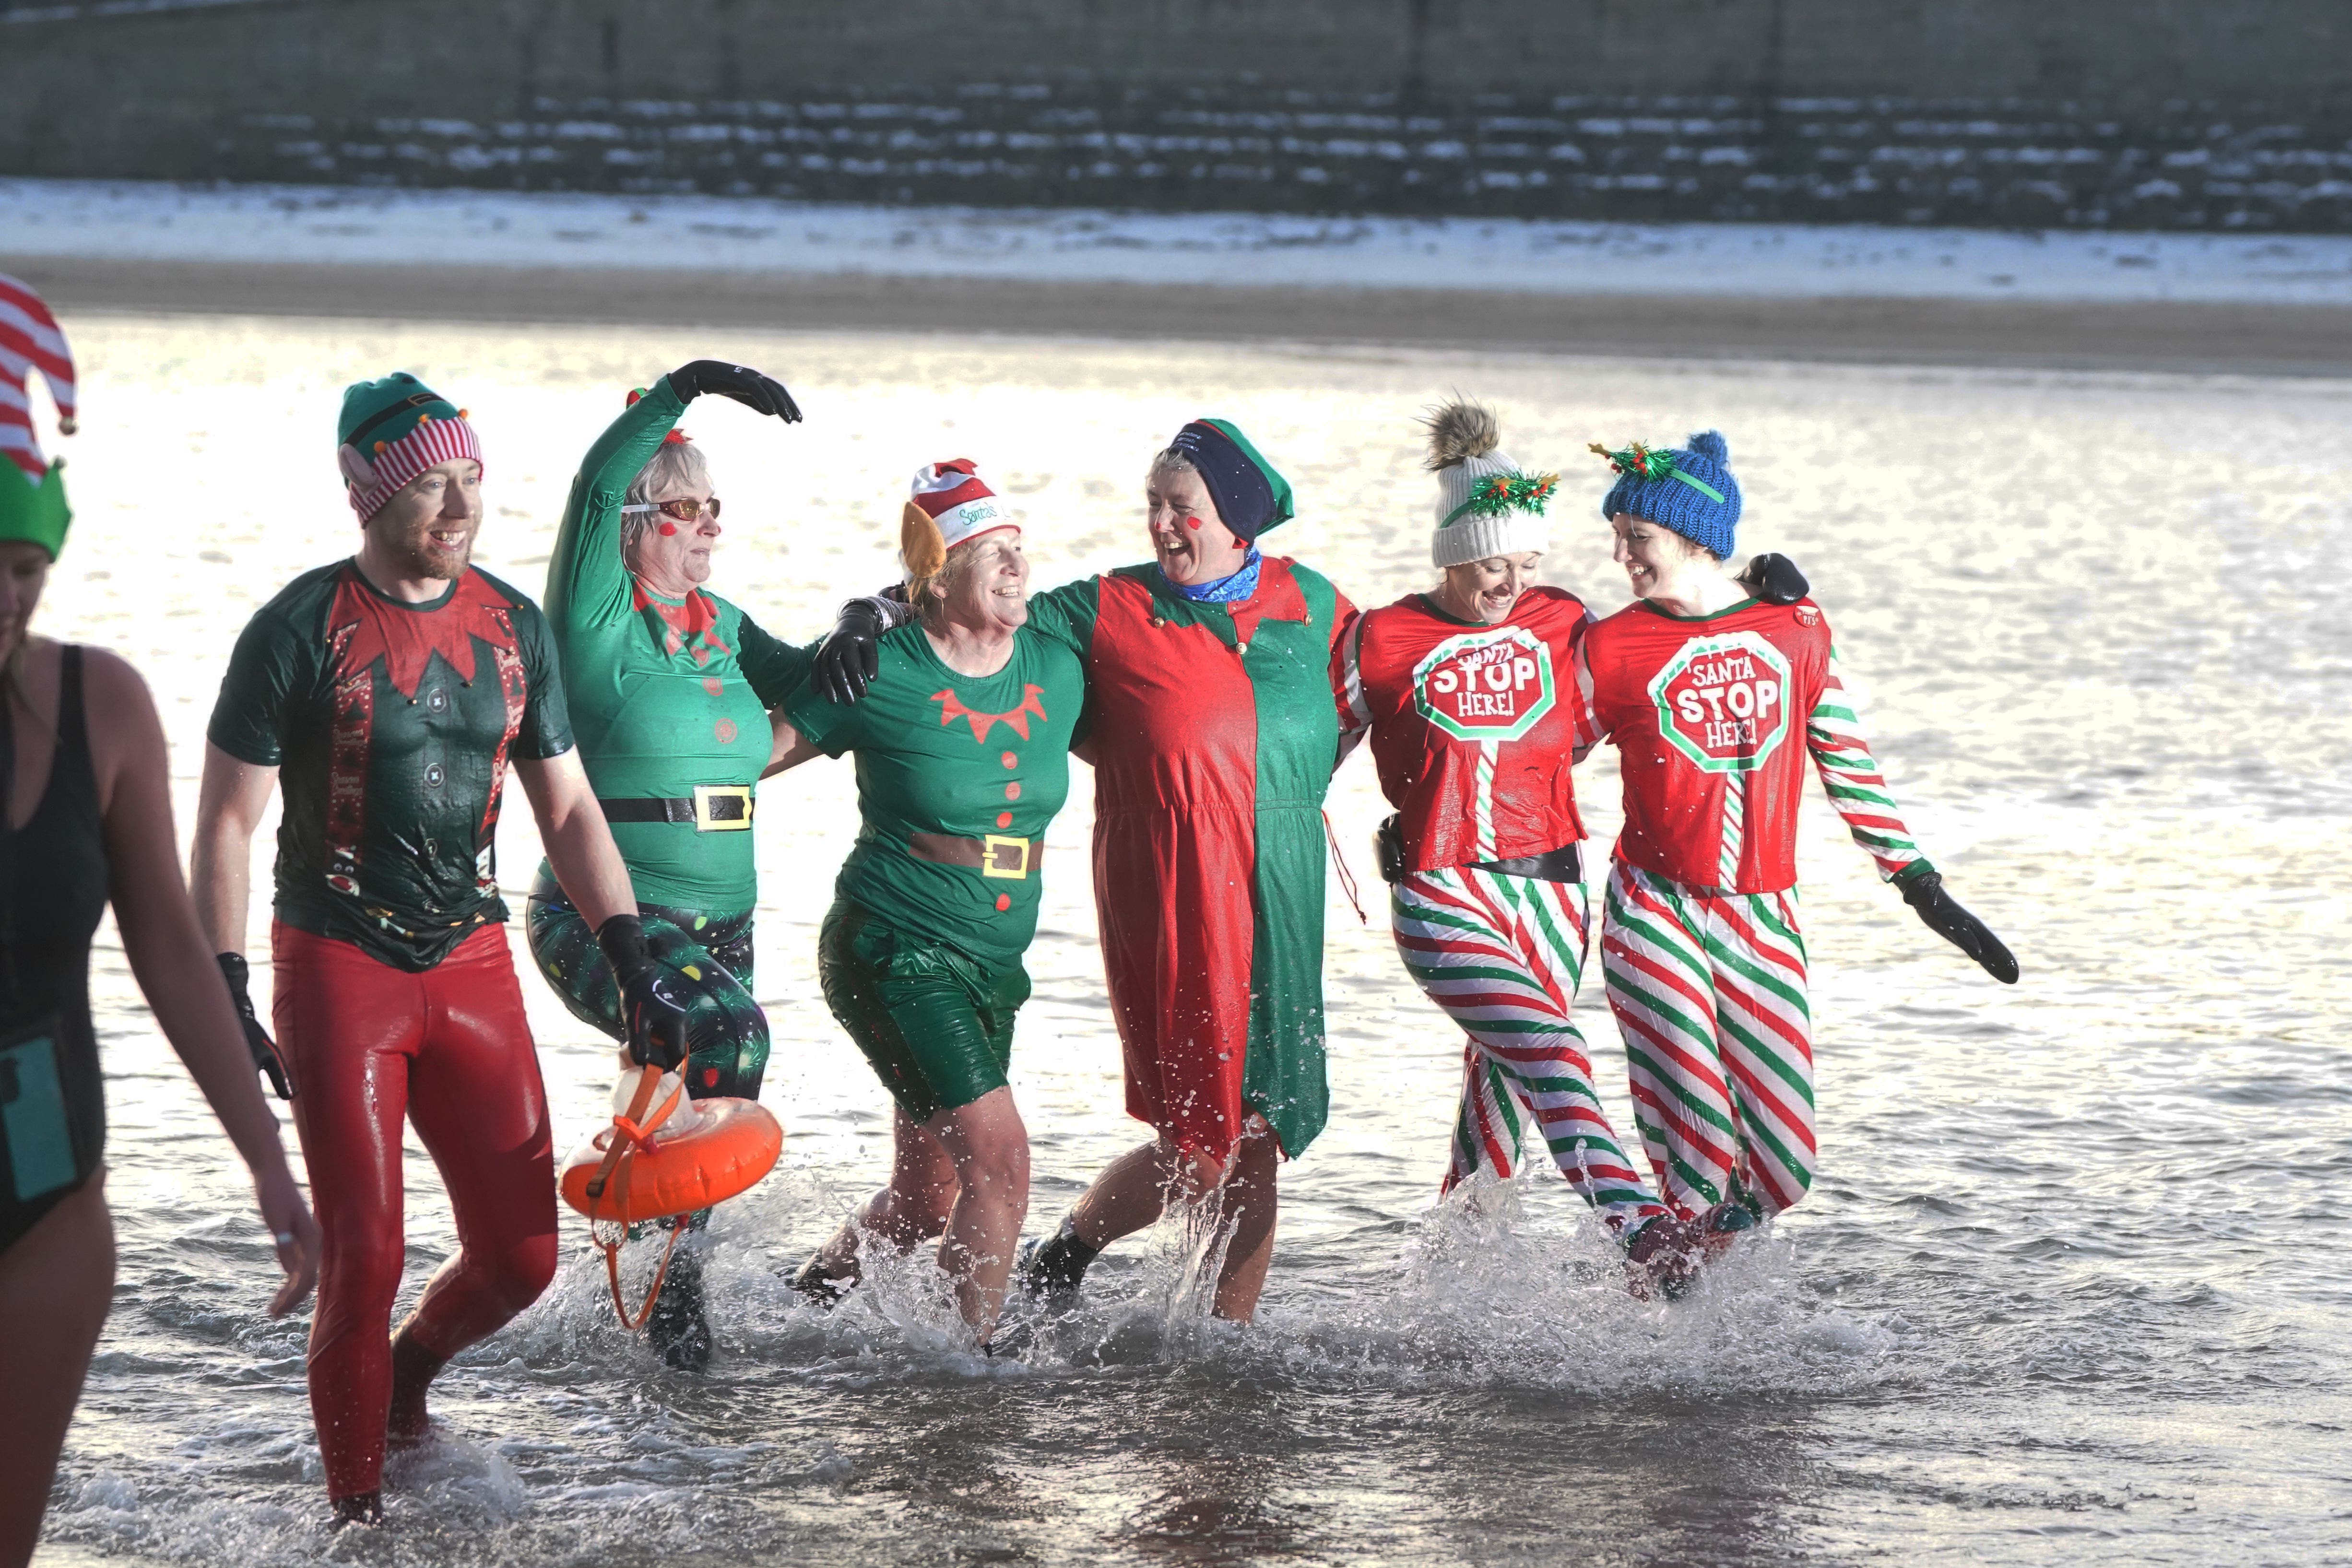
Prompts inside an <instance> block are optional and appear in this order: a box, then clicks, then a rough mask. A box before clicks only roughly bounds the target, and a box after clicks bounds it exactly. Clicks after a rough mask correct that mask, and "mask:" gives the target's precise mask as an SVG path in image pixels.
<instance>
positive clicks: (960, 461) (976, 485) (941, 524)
mask: <svg viewBox="0 0 2352 1568" xmlns="http://www.w3.org/2000/svg"><path fill="white" fill-rule="evenodd" d="M1001 528H1011V529H1013V531H1014V532H1016V533H1018V532H1019V531H1020V528H1021V525H1020V524H1019V523H1016V522H1014V521H1013V514H1012V513H1011V512H1009V511H1007V510H1006V509H1005V507H1004V504H1003V502H1002V501H999V500H998V499H997V498H996V492H995V491H993V490H992V489H990V488H989V487H988V486H987V485H985V484H983V483H982V480H981V477H980V465H978V464H976V463H974V462H973V461H972V460H971V458H969V457H958V458H954V459H952V460H950V461H949V462H946V463H926V464H925V465H923V466H921V467H920V468H918V469H916V470H915V483H914V493H913V495H912V496H911V497H909V498H908V502H907V507H906V510H905V511H904V512H903V513H902V514H901V515H900V517H899V521H898V551H899V554H900V555H901V556H903V557H904V558H905V559H906V562H907V574H908V576H909V577H910V578H925V577H929V576H930V575H932V574H933V573H934V572H936V571H938V570H940V567H941V566H943V565H945V564H946V562H947V556H948V551H950V550H951V549H955V548H956V546H958V545H960V544H962V543H963V542H964V541H965V540H967V539H976V538H979V537H980V536H981V535H982V534H992V533H995V532H996V531H998V530H999V529H1001Z"/></svg>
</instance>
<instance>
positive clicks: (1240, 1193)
mask: <svg viewBox="0 0 2352 1568" xmlns="http://www.w3.org/2000/svg"><path fill="white" fill-rule="evenodd" d="M1281 1168H1282V1161H1281V1157H1280V1151H1279V1150H1278V1149H1277V1148H1276V1145H1275V1141H1274V1134H1273V1133H1272V1132H1271V1131H1270V1130H1268V1128H1267V1127H1266V1124H1265V1122H1264V1121H1262V1120H1260V1119H1259V1118H1258V1117H1255V1116H1252V1117H1251V1118H1250V1124H1249V1130H1248V1131H1247V1132H1245V1133H1244V1134H1242V1141H1241V1145H1240V1146H1239V1147H1238V1148H1236V1149H1235V1150H1234V1163H1233V1165H1232V1166H1231V1167H1229V1168H1228V1169H1227V1171H1226V1173H1225V1180H1224V1186H1223V1190H1222V1192H1221V1193H1220V1195H1219V1196H1220V1198H1221V1203H1220V1212H1219V1219H1220V1221H1221V1222H1222V1223H1223V1225H1224V1227H1225V1228H1226V1235H1225V1260H1224V1264H1223V1267H1222V1268H1221V1269H1220V1270H1218V1272H1217V1300H1216V1305H1215V1306H1214V1307H1213V1309H1212V1310H1213V1312H1215V1313H1216V1314H1217V1316H1219V1317H1221V1318H1229V1319H1231V1320H1232V1321H1233V1322H1237V1323H1245V1322H1249V1321H1250V1320H1251V1319H1252V1318H1254V1317H1255V1316H1256V1315H1257V1299H1258V1296H1259V1293H1260V1292H1262V1291H1264V1290H1265V1270H1266V1267H1267V1265H1269V1264H1271V1263H1272V1262H1273V1261H1274V1222H1275V1215H1276V1195H1275V1177H1276V1174H1277V1173H1278V1172H1279V1171H1280V1170H1281Z"/></svg>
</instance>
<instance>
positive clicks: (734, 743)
mask: <svg viewBox="0 0 2352 1568" xmlns="http://www.w3.org/2000/svg"><path fill="white" fill-rule="evenodd" d="M704 393H716V394H717V395H719V396H720V397H727V398H732V399H733V400H734V401H736V402H740V403H741V404H743V405H744V406H745V407H747V408H750V409H751V410H753V411H754V412H756V413H763V414H772V415H773V416H774V417H776V418H778V419H781V420H782V421H784V422H785V423H788V424H789V423H795V422H797V421H798V420H799V419H800V417H801V411H800V409H799V408H798V407H797V406H796V405H795V404H794V403H793V398H792V394H791V393H790V392H786V391H785V390H784V388H783V386H782V383H780V382H774V381H772V380H770V379H769V378H768V377H766V376H763V375H761V374H760V373H759V372H758V371H753V370H749V369H746V368H745V367H743V366H740V365H730V364H723V363H721V362H719V361H715V360H697V361H694V362H693V363H692V364H689V365H685V366H681V367H680V368H679V369H677V370H675V371H671V372H670V373H669V374H667V376H664V377H662V378H661V379H660V380H658V381H656V382H655V383H654V384H653V386H652V387H651V388H650V389H648V390H646V391H643V392H632V393H631V394H630V396H629V402H628V406H627V407H626V408H625V409H624V410H623V411H622V413H621V416H620V417H619V418H618V419H615V420H614V422H613V423H612V424H611V425H610V426H609V427H608V428H607V429H606V430H605V432H604V434H603V435H601V436H598V437H597V438H596V444H594V445H593V446H591V447H590V448H589V449H588V455H587V457H586V459H585V460H584V461H583V463H582V464H581V465H580V472H579V475H578V476H576V477H575V478H574V479H573V480H572V497H571V499H570V500H569V501H568V502H567V503H566V504H565V507H564V511H563V527H562V531H561V532H559V533H558V535H557V536H556V541H555V554H554V556H553V558H552V559H551V560H550V561H549V563H548V568H547V599H546V610H547V619H548V622H549V624H550V625H551V627H552V628H553V630H554V633H555V645H556V648H557V651H558V652H559V653H560V654H561V656H562V663H563V683H564V686H565V689H566V691H567V693H568V694H569V695H570V698H571V704H572V724H573V726H574V728H575V732H576V734H577V736H578V737H579V743H580V757H581V760H582V761H583V763H584V764H585V765H586V767H587V769H588V777H589V779H590V780H591V781H592V782H593V784H594V785H595V787H596V795H597V799H598V801H599V803H600V804H602V805H603V807H604V816H605V819H606V821H609V822H611V823H612V827H613V840H614V843H615V844H617V845H618V846H619V848H620V851H621V856H622V858H623V859H624V860H625V861H626V862H628V867H629V879H630V881H631V883H633V884H634V885H635V888H636V893H637V897H638V900H639V903H638V904H637V910H638V913H639V915H640V916H641V917H642V918H643V919H644V921H645V928H646V941H647V943H648V945H649V946H651V948H652V950H653V954H654V956H655V957H656V959H658V960H659V961H660V962H661V963H662V965H663V966H664V967H666V968H667V970H668V971H670V972H669V974H668V975H667V980H666V984H667V986H668V987H669V988H671V994H672V996H673V997H674V998H675V999H676V1000H677V1002H678V1003H679V1005H680V1006H682V1007H684V1008H685V1009H687V1013H688V1063H687V1066H686V1068H685V1072H686V1080H687V1087H688V1091H689V1092H692V1093H693V1094H694V1095H695V1096H696V1097H697V1098H701V1097H704V1096H709V1095H724V1096H728V1097H730V1098H740V1099H747V1100H748V1099H756V1098H757V1097H758V1096H759V1092H760V1079H761V1074H762V1072H763V1071H765V1070H766V1068H767V1064H768V1020H767V1017H766V1015H765V1014H763V1013H762V1012H761V1010H760V1005H759V1003H758V1002H756V1001H754V1000H753V999H752V994H751V912H752V904H753V903H754V898H755V882H754V875H753V870H752V856H751V807H752V797H753V791H754V789H755V788H756V786H757V785H758V783H759V779H760V775H761V772H762V771H763V770H765V769H766V768H767V766H768V763H769V759H770V756H771V752H772V748H773V731H772V728H771V727H770V723H769V718H768V709H769V708H770V707H772V706H774V705H776V704H777V703H779V702H781V701H782V699H783V697H784V695H785V694H786V693H788V692H790V691H791V690H792V689H793V687H794V686H795V685H798V684H799V681H800V678H801V676H802V675H803V674H805V673H806V672H807V670H808V667H809V662H810V655H809V653H808V652H807V651H805V650H803V649H800V648H794V647H790V646H787V645H786V644H784V643H780V642H778V641H777V640H776V639H775V638H773V637H772V636H770V635H769V634H768V633H767V632H763V631H761V629H760V628H759V626H758V625H757V624H756V623H754V622H752V620H751V617H750V616H748V615H746V614H744V613H743V612H742V611H741V610H740V608H738V607H737V606H735V605H733V604H730V603H729V602H728V601H726V600H724V599H721V598H719V596H718V595H717V594H715V593H712V592H711V591H709V589H707V588H705V587H704V586H703V584H704V583H706V582H707V581H709V578H710V556H711V551H712V549H713V548H714V547H715V546H716V545H717V544H718V542H719V532H720V521H719V519H720V513H721V507H720V505H719V497H718V496H717V495H716V494H715V493H714V491H713V489H712V486H711V480H710V471H709V467H708V465H705V464H704V462H703V460H702V454H701V453H700V452H699V451H698V450H697V449H696V448H695V447H694V446H693V445H692V444H691V443H690V442H689V441H688V438H687V435H686V434H685V432H683V431H681V430H678V429H677V421H678V417H679V416H680V415H681V414H683V413H685V412H686V405H687V404H688V402H692V401H693V400H694V399H695V398H696V397H698V396H700V395H702V394H704ZM526 924H527V926H528V930H529V940H530V954H531V957H532V959H533V960H534V961H535V962H536V963H537V965H538V967H539V971H540V973H541V974H542V975H544V976H546V977H547V978H548V979H549V980H550V981H551V983H552V984H553V985H554V987H555V989H556V991H557V993H558V994H559V995H561V996H562V998H563V1001H564V1005H565V1006H566V1007H568V1008H570V1009H572V1016H573V1017H575V1018H578V1019H581V1021H583V1023H588V1024H591V1025H593V1026H594V1027H595V1028H597V1029H599V1030H603V1031H604V1033H606V1034H608V1035H610V1036H612V1038H613V1039H614V1040H621V1039H622V1038H623V1036H624V1033H625V1030H624V1029H623V1026H622V1022H621V1018H620V1011H619V993H618V989H617V988H616V987H615V986H614V983H613V972H612V968H611V967H610V966H609V965H607V964H606V963H605V961H604V955H603V953H602V952H601V951H600V950H599V949H598V947H597V946H596V935H595V933H594V932H593V931H592V930H590V929H589V927H588V924H587V922H586V920H584V919H583V917H582V915H581V914H580V912H579V911H578V910H577V909H575V908H573V907H572V904H571V902H570V901H569V900H567V899H566V898H565V897H564V896H563V890H562V887H561V886H560V885H558V883H557V882H556V880H555V877H554V875H553V874H552V873H551V871H550V870H549V868H548V867H547V866H546V865H545V864H544V863H542V864H541V866H540V868H539V876H538V880H537V881H536V882H535V883H533V885H532V888H531V895H530V904H529V906H528V910H527V921H526ZM708 1218H709V1215H708V1213H707V1212H706V1213H704V1214H701V1215H697V1216H696V1217H695V1219H694V1223H695V1224H696V1226H697V1228H700V1226H701V1225H702V1224H704V1223H706V1222H707V1221H708ZM646 1333H647V1334H648V1336H649V1337H650V1338H651V1339H652V1341H653V1343H654V1345H655V1348H656V1349H657V1350H658V1351H659V1352H660V1353H661V1354H662V1357H663V1359H664V1360H666V1361H667V1362H668V1363H669V1364H671V1365H673V1366H679V1367H698V1366H700V1365H701V1364H703V1363H704V1362H705V1361H707V1360H708V1359H709V1354H710V1331H709V1325H708V1324H707V1323H706V1322H705V1321H704V1318H703V1312H702V1298H701V1268H700V1264H699V1261H698V1257H697V1254H696V1252H695V1250H694V1249H692V1248H690V1247H680V1248H679V1249H678V1250H677V1254H676V1256H675V1257H674V1259H673V1260H672V1262H671V1264H670V1270H669V1276H668V1279H667V1281H665V1283H664V1285H663V1287H662V1293H661V1299H660V1300H659V1301H658V1302H656V1305H655V1309H654V1312H653V1316H652V1318H651V1320H650V1322H648V1323H647V1325H646Z"/></svg>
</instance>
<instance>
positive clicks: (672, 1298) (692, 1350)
mask: <svg viewBox="0 0 2352 1568" xmlns="http://www.w3.org/2000/svg"><path fill="white" fill-rule="evenodd" d="M691 1247H692V1243H690V1242H689V1243H684V1244H681V1245H680V1246H679V1248H678V1249H677V1252H676V1253H675V1254H674V1255H673V1256H672V1257H671V1259H670V1260H669V1273H668V1274H667V1276H665V1277H664V1279H663V1280H662V1288H661V1295H660V1296H659V1297H658V1298H656V1300H655V1301H654V1310H653V1314H652V1316H650V1317H648V1318H647V1319H646V1342H647V1343H650V1344H651V1345H652V1346H653V1347H654V1350H655V1352H656V1354H659V1355H660V1357H661V1358H662V1360H663V1361H665V1362H667V1363H668V1364H670V1365H671V1366H674V1367H676V1368H677V1370H678V1371H680V1372H700V1371H701V1370H702V1369H703V1368H704V1367H706V1366H708V1365H709V1364H710V1323H709V1321H708V1320H707V1319H706V1318H704V1316H703V1315H702V1258H701V1255H700V1254H699V1253H697V1252H695V1251H693V1250H691Z"/></svg>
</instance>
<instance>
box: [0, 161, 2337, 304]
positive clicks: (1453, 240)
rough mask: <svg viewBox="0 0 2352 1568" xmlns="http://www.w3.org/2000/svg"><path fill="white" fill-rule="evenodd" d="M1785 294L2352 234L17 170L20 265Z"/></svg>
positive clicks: (2257, 277) (2061, 276)
mask: <svg viewBox="0 0 2352 1568" xmlns="http://www.w3.org/2000/svg"><path fill="white" fill-rule="evenodd" d="M0 256H52V257H70V256H89V257H108V258H114V259H140V260H159V261H208V262H239V261H246V262H272V261H275V262H310V263H323V264H335V263H368V264H379V265H380V264H383V263H386V262H394V263H397V262H402V261H409V260H413V261H417V262H425V263H432V264H436V265H457V266H473V267H568V268H598V267H629V268H640V269H650V270H661V269H665V268H674V269H677V270H681V271H689V270H690V271H707V272H732V273H753V274H757V273H772V274H782V275H792V274H843V273H849V274H869V275H873V276H877V277H980V278H1005V279H1024V280H1032V281H1046V282H1057V281H1067V282H1114V283H1166V284H1235V283H1245V284H1258V285H1289V286H1297V287H1338V288H1369V287H1406V288H1448V289H1497V290H1510V291H1526V292H1533V293H1539V294H1542V293H1576V294H1603V295H1607V294H1618V295H1674V296H1683V295H1688V296H1700V295H1722V296H1740V297H1760V298H1873V297H1895V298H1954V299H1987V300H1992V299H2042V300H2051V299H2062V300H2063V299H2072V300H2110V301H2128V300H2203V301H2223V302H2231V303H2240V304H2266V305H2267V304H2276V305H2345V304H2352V237H2345V236H2340V235H2217V234H2130V233H2112V232H2104V231H2102V232H2095V233H2093V232H2079V233H2078V232H2072V231H2049V232H2034V233H2021V232H2012V231H2000V230H1991V229H1930V228H1874V227H1865V226H1859V225H1819V226H1814V225H1791V224H1602V223H1571V222H1552V221H1544V220H1535V219H1488V218H1429V219H1420V218H1384V217H1383V218H1375V217H1367V218H1347V217H1296V216H1281V215H1268V214H1254V213H1119V212H1108V211H1099V210H1090V209H1033V210H1008V211H997V210H989V209H979V208H959V207H877V206H851V205H838V206H836V205H816V204H807V203H794V202H783V201H777V200H772V199H770V198H765V197H749V196H746V197H733V196H725V197H722V196H623V195H603V194H585V193H501V192H485V191H442V190H435V191H421V190H400V189H379V188H353V187H337V186H319V185H220V186H194V185H172V184H164V183H152V182H130V181H105V182H96V181H88V182H86V181H54V180H0Z"/></svg>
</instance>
